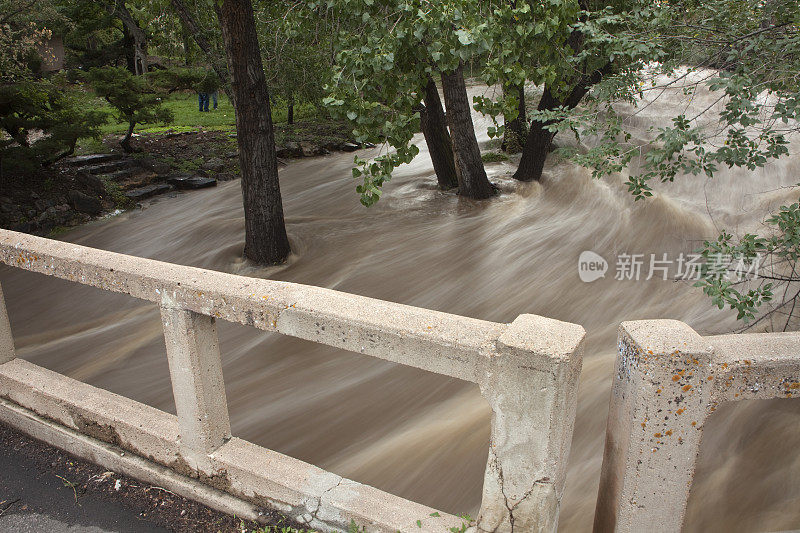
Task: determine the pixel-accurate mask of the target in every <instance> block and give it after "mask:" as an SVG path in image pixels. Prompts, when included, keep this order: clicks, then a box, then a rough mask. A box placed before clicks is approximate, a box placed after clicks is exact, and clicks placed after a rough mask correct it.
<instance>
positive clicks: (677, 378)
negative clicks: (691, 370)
mask: <svg viewBox="0 0 800 533" xmlns="http://www.w3.org/2000/svg"><path fill="white" fill-rule="evenodd" d="M679 379H681V377H680V376H679V375H678V374H675V375H674V376H672V381H678V380H679Z"/></svg>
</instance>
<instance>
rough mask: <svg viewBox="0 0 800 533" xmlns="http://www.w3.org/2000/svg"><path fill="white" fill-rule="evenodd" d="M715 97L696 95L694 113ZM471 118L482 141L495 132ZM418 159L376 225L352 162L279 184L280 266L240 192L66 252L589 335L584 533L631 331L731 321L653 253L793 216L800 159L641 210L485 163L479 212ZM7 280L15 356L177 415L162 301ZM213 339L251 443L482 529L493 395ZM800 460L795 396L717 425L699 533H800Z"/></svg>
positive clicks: (313, 352)
mask: <svg viewBox="0 0 800 533" xmlns="http://www.w3.org/2000/svg"><path fill="white" fill-rule="evenodd" d="M471 90H472V91H473V92H481V91H484V90H486V89H485V88H480V87H474V88H472V89H471ZM679 92H680V91H679V90H677V91H676V92H675V93H670V92H667V93H666V94H665V95H663V96H662V98H661V99H659V100H658V101H656V102H655V103H653V104H652V105H650V106H649V107H647V108H646V109H644V110H643V111H641V112H639V113H638V114H635V115H633V114H632V115H631V116H630V118H629V121H628V122H629V124H630V125H632V126H634V127H635V128H637V131H639V133H640V138H644V137H645V136H646V135H649V133H647V129H648V128H649V127H650V126H659V125H663V124H665V123H666V122H667V120H668V117H670V116H672V115H673V114H674V113H675V106H676V105H678V102H679V97H678V96H677V94H676V93H679ZM711 98H712V97H711V95H709V94H707V93H702V92H701V93H698V95H697V97H696V101H695V102H693V103H692V105H691V106H690V107H691V109H690V110H689V112H688V113H687V114H691V110H692V109H695V110H701V109H703V108H704V107H705V106H706V105H708V103H709V102H710V101H711ZM476 123H477V129H478V132H479V134H480V137H479V139H480V140H481V142H484V143H485V142H487V141H488V139H487V138H486V136H485V134H484V133H485V131H486V126H487V122H486V120H485V119H483V118H482V117H476ZM634 140H636V138H635V137H634ZM420 148H421V150H422V153H421V154H420V156H419V157H418V158H417V159H416V160H415V161H414V162H413V163H412V164H411V165H410V166H407V167H404V168H401V169H400V170H399V171H398V172H397V173H396V175H395V177H394V179H393V180H392V182H391V183H389V184H388V185H387V186H386V192H385V194H384V197H383V199H382V200H381V201H380V202H379V204H378V205H377V206H375V207H373V208H370V209H366V208H364V207H362V206H361V205H360V204H359V202H358V197H357V195H356V193H355V192H354V186H355V184H354V182H353V179H352V178H351V177H350V176H351V174H350V166H351V162H352V155H351V154H336V155H330V156H326V157H321V158H313V159H305V160H300V161H296V162H292V163H291V164H290V165H289V166H288V167H287V168H284V169H283V170H281V188H282V191H283V198H284V206H285V212H286V217H287V218H286V222H287V227H288V232H289V236H290V239H291V242H292V247H293V250H294V254H293V256H292V258H291V260H290V261H289V263H288V264H287V265H285V266H282V267H278V268H271V269H256V268H253V267H251V266H249V265H247V264H245V263H243V262H242V260H241V252H242V247H243V231H244V230H243V227H244V223H243V215H242V208H241V193H240V189H239V183H238V182H228V183H222V184H220V186H219V187H217V188H216V189H213V190H206V191H198V192H191V193H186V194H180V195H178V196H177V197H176V198H162V199H159V200H157V201H154V202H153V203H152V204H151V205H149V206H148V207H147V208H146V209H143V210H135V211H131V212H128V213H125V214H123V215H120V216H117V217H115V218H112V219H108V220H104V221H99V222H96V223H92V224H89V225H87V226H84V227H81V228H78V229H75V230H73V231H70V232H69V233H67V234H66V235H65V236H64V237H63V238H64V239H66V240H68V241H70V242H75V243H79V244H83V245H87V246H94V247H98V248H103V249H107V250H112V251H115V252H122V253H126V254H133V255H137V256H141V257H149V258H154V259H159V260H162V261H170V262H175V263H180V264H185V265H193V266H198V267H204V268H210V269H214V270H221V271H226V272H235V273H239V274H244V275H249V276H261V277H269V278H274V279H281V280H287V281H293V282H298V283H305V284H311V285H319V286H322V287H328V288H332V289H337V290H340V291H346V292H351V293H356V294H362V295H366V296H371V297H375V298H382V299H386V300H390V301H394V302H401V303H404V304H410V305H415V306H420V307H426V308H430V309H436V310H440V311H446V312H449V313H456V314H461V315H466V316H470V317H475V318H480V319H485V320H493V321H501V322H510V321H512V320H513V319H514V318H515V317H516V316H517V315H519V314H521V313H535V314H541V315H546V316H549V317H553V318H557V319H560V320H565V321H569V322H576V323H578V324H582V325H583V326H584V327H585V328H586V330H587V332H588V337H587V344H586V353H585V359H584V364H583V373H582V376H581V383H580V395H579V400H578V413H577V420H576V427H575V433H574V439H573V443H572V452H571V454H570V463H569V473H568V477H567V486H566V492H565V495H564V500H563V505H562V511H561V520H560V529H561V530H562V531H589V530H590V529H591V524H592V517H593V514H594V505H595V497H596V492H597V487H598V481H599V472H600V463H601V458H602V449H603V442H604V430H605V421H606V414H607V409H608V407H607V406H608V399H609V391H610V386H611V376H612V367H613V362H614V356H615V349H616V348H615V347H616V340H615V339H616V329H617V326H618V324H619V323H620V322H621V321H623V320H631V319H646V318H674V319H678V320H683V321H685V322H687V323H688V324H689V325H691V326H692V327H693V328H695V329H696V330H698V331H699V332H700V333H701V334H714V333H723V332H728V331H730V330H731V329H733V328H734V327H735V324H736V323H735V320H734V318H735V317H734V316H733V315H732V314H731V313H730V312H727V311H725V312H721V311H719V310H717V309H716V308H714V307H712V306H711V305H710V303H709V301H708V300H707V299H706V298H705V297H704V296H703V295H702V294H701V293H700V291H699V290H698V289H695V288H693V287H691V284H690V283H686V282H676V281H672V280H663V279H660V276H657V277H655V278H654V279H651V280H645V279H644V278H645V277H646V275H647V270H648V268H649V264H647V263H648V262H649V254H651V253H652V254H658V256H657V257H658V258H661V254H664V253H666V254H668V258H669V259H672V260H676V259H677V258H678V255H679V254H680V253H682V252H683V253H689V252H691V251H692V250H693V249H695V248H696V247H697V246H698V245H699V243H700V241H702V239H707V238H713V237H715V236H716V234H717V228H723V227H724V228H728V229H731V230H734V231H738V232H741V231H743V230H745V229H752V228H755V227H757V226H758V225H759V224H760V223H761V221H762V220H763V218H764V216H765V214H766V213H768V212H769V211H770V210H774V209H776V208H777V207H778V206H779V205H782V204H784V203H791V202H793V201H795V200H796V197H797V193H796V192H793V191H791V190H788V189H786V188H782V189H779V187H781V186H783V185H791V184H795V183H797V182H799V181H800V172H799V171H800V156H798V155H797V154H798V150H797V148H798V146H797V145H796V144H795V145H793V146H792V153H793V154H794V155H793V156H792V157H790V158H785V159H783V160H781V161H780V162H778V163H774V164H771V165H769V166H768V167H767V168H764V169H761V170H757V171H755V172H748V171H740V170H734V171H727V170H726V171H721V172H720V174H719V175H718V177H716V178H715V179H713V180H707V179H705V178H700V177H681V178H679V179H678V180H677V181H676V183H673V184H670V185H668V186H660V187H658V188H657V194H656V196H655V197H654V198H652V199H650V200H648V201H640V202H634V201H633V198H632V197H631V196H630V194H629V193H627V192H626V188H625V186H624V185H623V182H624V181H625V178H624V176H619V175H617V176H613V177H611V178H607V179H603V180H599V181H598V180H593V179H592V178H591V176H590V172H589V171H588V170H585V169H583V168H579V167H576V166H575V165H573V164H570V163H567V162H563V161H558V159H557V158H555V157H553V158H551V160H550V161H549V162H548V165H547V167H546V170H545V173H544V178H543V180H542V182H541V183H532V184H520V183H516V182H514V181H513V180H511V179H510V174H511V172H512V171H513V167H512V166H511V165H510V164H508V163H499V164H491V165H489V173H490V177H491V179H492V180H493V181H495V182H496V183H497V184H498V185H499V186H500V188H501V191H502V192H501V194H500V195H499V196H498V197H497V198H494V199H492V200H490V201H486V202H480V203H478V202H472V201H466V200H461V199H459V198H458V197H457V196H455V195H454V194H452V193H442V192H439V191H437V190H436V189H435V179H434V177H433V171H432V168H431V164H430V160H429V158H428V156H427V153H426V152H425V147H424V143H420ZM584 250H592V251H594V252H596V253H598V254H600V255H602V256H604V257H605V258H606V259H607V260H608V261H609V263H610V264H609V271H608V272H607V273H606V276H605V277H604V278H602V279H599V280H597V281H594V282H592V283H583V282H581V281H580V279H579V278H578V268H577V262H578V256H579V254H580V253H581V252H582V251H584ZM620 253H629V254H633V253H637V254H646V255H645V262H646V264H645V266H644V268H643V272H642V279H640V280H639V281H634V280H625V281H618V280H615V279H614V277H615V276H614V274H615V263H616V259H615V258H616V256H617V255H618V254H620ZM672 273H673V272H671V274H672ZM0 281H2V284H3V287H4V290H5V292H6V300H7V302H8V307H9V314H10V317H11V322H12V328H13V331H14V335H15V339H16V345H17V349H18V354H19V356H20V357H22V358H25V359H28V360H30V361H33V362H35V363H37V364H40V365H43V366H45V367H47V368H50V369H53V370H56V371H58V372H62V373H64V374H67V375H69V376H72V377H74V378H76V379H79V380H82V381H85V382H88V383H91V384H93V385H96V386H99V387H102V388H104V389H108V390H111V391H113V392H116V393H119V394H122V395H125V396H128V397H130V398H133V399H135V400H138V401H142V402H145V403H147V404H149V405H152V406H154V407H157V408H159V409H163V410H166V411H171V412H174V406H173V401H172V395H171V391H170V384H169V373H168V369H167V361H166V356H165V348H164V340H163V337H162V332H161V323H160V320H159V314H158V309H157V308H156V306H154V305H152V304H150V303H143V302H141V301H138V300H134V299H132V298H129V297H125V296H122V295H113V294H109V293H104V292H102V291H99V290H96V289H92V288H87V287H82V286H78V285H76V284H72V283H68V282H66V281H60V280H55V279H52V278H47V277H44V276H40V275H37V274H32V273H26V272H20V271H14V270H12V269H9V268H3V269H2V270H0ZM219 334H220V343H221V348H222V353H223V360H224V373H225V381H226V386H227V392H228V402H229V405H230V411H231V418H232V424H233V431H234V433H235V434H236V435H238V436H240V437H243V438H245V439H248V440H251V441H253V442H256V443H258V444H261V445H263V446H266V447H269V448H271V449H274V450H278V451H280V452H283V453H285V454H288V455H290V456H293V457H296V458H299V459H302V460H304V461H307V462H310V463H313V464H316V465H319V466H321V467H323V468H325V469H327V470H330V471H333V472H335V473H337V474H341V475H344V476H347V477H349V478H352V479H355V480H358V481H361V482H364V483H368V484H371V485H374V486H376V487H379V488H381V489H383V490H386V491H389V492H393V493H396V494H399V495H401V496H404V497H406V498H409V499H412V500H416V501H419V502H422V503H425V504H428V505H431V506H433V507H436V508H439V509H442V510H444V511H448V512H452V513H464V512H467V513H471V514H472V515H473V516H474V515H475V514H476V511H477V507H478V505H479V502H480V494H481V484H482V475H483V470H484V466H485V461H486V454H487V440H488V435H489V409H488V407H487V405H486V404H485V402H484V401H483V400H482V398H481V397H480V395H479V393H478V390H477V386H473V385H470V384H466V383H464V382H460V381H458V380H454V379H449V378H445V377H443V376H438V375H434V374H430V373H427V372H424V371H420V370H416V369H410V368H406V367H403V366H400V365H395V364H391V363H388V362H383V361H379V360H376V359H372V358H369V357H366V356H360V355H356V354H352V353H347V352H341V351H337V350H335V349H333V348H329V347H326V346H319V345H314V344H312V343H309V342H305V341H301V340H297V339H292V338H288V337H283V336H280V335H277V334H267V333H264V332H261V331H257V330H255V329H252V328H246V327H243V326H234V325H231V324H227V323H220V327H219ZM798 449H800V402H798V401H797V400H774V401H762V402H744V403H741V404H738V405H736V406H727V407H726V408H725V409H720V410H719V411H718V412H717V413H715V414H714V415H713V416H712V417H711V419H710V420H709V422H708V426H707V431H706V433H705V436H704V442H703V447H702V452H701V457H700V460H699V467H698V473H697V477H696V482H695V485H694V489H693V492H692V496H691V501H690V503H689V509H688V512H687V522H686V529H687V530H689V531H756V530H757V531H771V530H780V529H795V528H800V454H798V453H797V450H798ZM654 528H655V529H658V525H657V524H654Z"/></svg>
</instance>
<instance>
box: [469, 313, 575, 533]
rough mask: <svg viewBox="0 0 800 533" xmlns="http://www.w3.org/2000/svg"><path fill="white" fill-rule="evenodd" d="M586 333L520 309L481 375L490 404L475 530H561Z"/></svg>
mask: <svg viewBox="0 0 800 533" xmlns="http://www.w3.org/2000/svg"><path fill="white" fill-rule="evenodd" d="M584 336H585V331H584V329H583V328H582V327H580V326H578V325H575V324H568V323H565V322H559V321H557V320H552V319H549V318H544V317H540V316H533V315H521V316H519V317H518V318H517V319H516V320H514V322H513V323H511V324H510V325H509V327H508V329H507V330H506V331H505V332H504V333H503V334H502V335H501V336H500V338H499V339H498V340H497V343H496V349H497V351H496V353H495V354H493V355H492V358H491V361H490V362H489V364H488V367H487V368H486V371H485V375H484V376H482V377H479V378H478V381H479V385H480V386H481V391H482V393H483V395H484V397H485V398H486V400H487V401H488V402H489V405H490V406H491V408H492V430H491V442H490V446H489V460H488V462H487V465H486V474H485V477H484V485H483V499H482V501H481V511H480V515H479V517H478V523H477V530H478V531H481V532H493V533H494V532H497V533H503V532H511V531H525V532H533V531H548V532H549V531H556V528H557V525H558V512H559V506H560V502H561V495H562V492H563V490H564V479H565V475H566V464H567V456H568V454H569V448H570V444H571V441H572V429H573V425H574V422H575V407H576V402H577V393H578V377H579V375H580V371H581V364H582V357H583V338H584Z"/></svg>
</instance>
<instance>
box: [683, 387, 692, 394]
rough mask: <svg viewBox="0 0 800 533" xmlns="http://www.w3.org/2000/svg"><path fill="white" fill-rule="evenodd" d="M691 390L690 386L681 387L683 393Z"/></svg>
mask: <svg viewBox="0 0 800 533" xmlns="http://www.w3.org/2000/svg"><path fill="white" fill-rule="evenodd" d="M691 388H692V386H691V385H684V386H683V392H686V391H688V390H689V389H691Z"/></svg>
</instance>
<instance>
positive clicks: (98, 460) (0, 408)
mask: <svg viewBox="0 0 800 533" xmlns="http://www.w3.org/2000/svg"><path fill="white" fill-rule="evenodd" d="M0 421H2V422H4V423H5V424H7V425H9V426H11V427H13V428H15V429H17V430H19V431H21V432H23V433H25V434H27V435H29V436H31V437H33V438H35V439H38V440H41V441H43V442H46V443H48V444H49V445H51V446H55V447H57V448H61V449H62V450H64V451H66V452H69V453H71V454H73V455H75V456H77V457H80V458H82V459H86V460H87V461H90V462H92V463H95V464H98V465H102V466H104V467H105V468H108V469H109V470H112V471H114V472H118V473H120V474H124V475H126V476H130V477H132V478H136V479H138V480H140V481H142V482H144V483H148V484H150V485H154V486H157V487H162V488H164V489H167V490H169V491H172V492H174V493H175V494H178V495H180V496H183V497H184V498H188V499H191V500H194V501H196V502H199V503H202V504H204V505H207V506H208V507H211V508H212V509H216V510H218V511H221V512H224V513H228V514H232V515H235V516H240V517H242V518H244V519H247V520H259V517H260V516H261V509H260V508H259V506H257V505H254V504H253V503H251V502H247V501H244V500H242V499H240V498H236V497H234V496H231V495H230V494H227V493H225V492H222V491H220V490H217V489H214V488H212V487H209V486H208V485H206V484H204V483H201V482H200V481H197V480H195V479H191V478H188V477H186V476H183V475H180V474H178V473H176V472H175V471H174V470H172V469H170V468H167V467H165V466H162V465H159V464H156V463H154V462H152V461H149V460H147V459H144V458H142V457H140V456H138V455H136V454H133V453H129V452H127V451H125V450H123V449H122V448H120V447H119V446H115V445H112V444H108V443H106V442H103V441H101V440H98V439H95V438H92V437H87V436H86V435H84V434H83V433H80V432H79V431H75V430H73V429H69V428H66V427H64V426H62V425H60V424H57V423H54V422H53V421H51V420H47V419H46V418H43V417H41V416H38V415H37V414H35V413H33V412H32V411H30V410H28V409H25V408H23V407H20V406H19V405H16V404H14V403H12V402H9V401H8V400H2V399H0Z"/></svg>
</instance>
